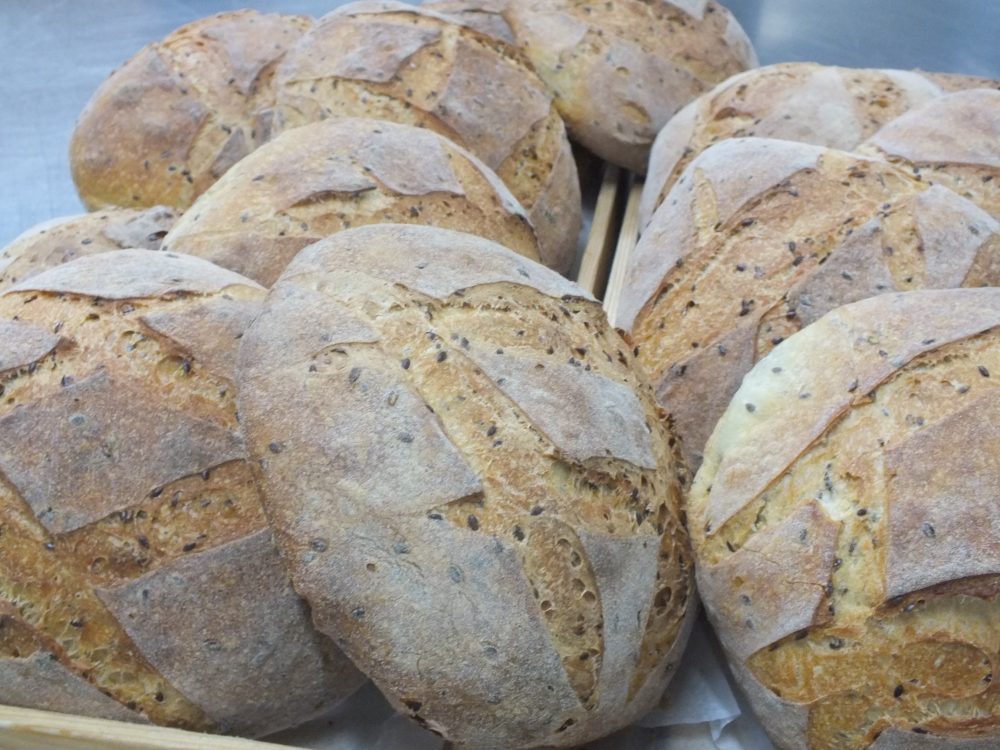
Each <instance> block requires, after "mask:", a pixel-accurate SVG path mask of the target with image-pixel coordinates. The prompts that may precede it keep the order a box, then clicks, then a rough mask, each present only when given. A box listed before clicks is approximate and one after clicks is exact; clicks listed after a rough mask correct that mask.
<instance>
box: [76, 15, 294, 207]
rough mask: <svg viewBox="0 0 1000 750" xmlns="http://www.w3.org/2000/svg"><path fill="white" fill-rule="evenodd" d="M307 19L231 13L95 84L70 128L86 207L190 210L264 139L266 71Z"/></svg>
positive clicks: (176, 35) (192, 28)
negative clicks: (88, 98)
mask: <svg viewBox="0 0 1000 750" xmlns="http://www.w3.org/2000/svg"><path fill="white" fill-rule="evenodd" d="M311 23H312V21H311V20H310V19H309V18H306V17H304V16H289V15H279V14H261V13H257V12H256V11H252V10H241V11H232V12H227V13H220V14H218V15H215V16H210V17H208V18H203V19H200V20H198V21H195V22H194V23H191V24H188V25H187V26H182V27H181V28H179V29H177V30H176V31H174V32H173V33H171V34H170V35H168V36H167V37H166V38H164V39H163V40H162V41H159V42H154V43H153V44H150V45H147V46H146V47H143V48H142V49H141V50H140V51H139V52H138V53H137V54H136V55H135V57H133V58H132V59H130V60H129V61H128V62H126V63H125V64H124V65H123V66H122V67H120V68H119V69H117V70H116V71H115V72H113V73H112V74H111V76H110V77H109V78H108V79H107V80H106V81H105V82H104V83H103V84H101V86H100V87H99V88H98V89H97V91H96V92H95V93H94V95H93V97H91V100H90V102H89V103H88V104H87V106H86V108H85V109H84V111H83V113H82V114H81V115H80V119H79V120H78V121H77V124H76V128H75V130H74V131H73V137H72V140H71V143H70V164H71V166H72V169H73V180H74V181H75V182H76V186H77V190H78V191H79V193H80V197H81V199H82V200H83V202H84V204H85V205H86V206H87V207H88V208H90V209H91V210H93V209H99V208H104V207H107V206H115V205H117V206H153V205H156V204H163V205H166V206H171V207H175V208H186V207H187V206H189V205H191V203H193V202H194V199H195V198H197V197H198V196H199V195H200V194H201V193H202V192H204V191H205V189H206V188H208V186H209V185H211V184H212V183H213V182H215V180H217V179H218V178H219V177H221V176H222V175H223V174H224V173H225V171H226V170H227V169H229V167H231V166H232V165H233V164H235V163H236V162H237V161H238V160H239V159H241V158H242V157H243V156H245V155H246V154H248V153H249V152H250V151H252V150H253V149H254V148H256V147H257V146H258V145H260V144H261V143H263V142H264V141H266V140H267V138H268V137H269V135H270V122H271V118H272V116H273V112H272V108H273V105H274V88H273V81H272V78H273V74H274V67H275V65H276V63H277V61H278V60H280V59H281V57H282V56H283V55H284V54H285V52H286V51H287V50H288V49H289V48H290V47H291V46H292V45H293V44H294V43H295V42H296V41H297V40H298V38H299V37H300V36H301V35H302V34H303V33H304V31H305V30H306V29H307V28H308V27H309V26H310V25H311Z"/></svg>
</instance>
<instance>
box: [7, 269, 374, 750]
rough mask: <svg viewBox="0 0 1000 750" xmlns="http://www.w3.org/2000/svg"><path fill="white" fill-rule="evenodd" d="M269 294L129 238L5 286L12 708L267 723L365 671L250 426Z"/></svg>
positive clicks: (313, 708) (351, 683) (331, 696)
mask: <svg viewBox="0 0 1000 750" xmlns="http://www.w3.org/2000/svg"><path fill="white" fill-rule="evenodd" d="M263 296H264V290H263V289H262V288H261V287H260V286H258V285H257V284H254V283H253V282H252V281H250V280H248V279H245V278H243V277H241V276H238V275H236V274H234V273H232V272H230V271H226V270H224V269H221V268H218V267H216V266H213V265H212V264H210V263H208V262H207V261H204V260H201V259H199V258H192V257H189V256H180V255H174V254H173V253H164V252H152V251H148V250H119V251H113V252H108V253H103V254H100V255H92V256H89V257H85V258H80V259H77V260H75V261H73V262H71V263H67V264H65V265H61V266H58V267H56V268H53V269H51V270H49V271H46V272H44V273H41V274H39V275H37V276H33V277H32V278H31V279H29V280H27V281H25V282H22V283H21V284H20V285H19V286H17V287H15V288H14V289H12V290H10V291H8V292H7V293H6V294H4V295H3V296H2V297H0V394H2V401H0V473H2V477H3V480H2V481H0V703H4V704H8V705H15V706H26V707H33V708H44V709H48V710H55V711H60V712H63V713H74V714H83V715H89V716H99V717H106V718H113V719H125V720H131V721H152V722H154V723H157V724H167V725H172V726H178V727H184V728H188V729H198V730H203V731H223V732H236V733H239V734H248V735H260V734H266V733H269V732H273V731H276V730H278V729H282V728H284V727H288V726H291V725H294V724H296V723H298V722H301V721H304V720H306V719H308V718H310V717H312V716H313V715H315V714H316V713H317V712H319V711H322V710H323V709H324V708H326V707H328V706H329V705H331V704H332V703H333V702H334V701H335V700H337V699H339V698H341V697H343V696H345V695H346V694H348V693H350V692H351V691H352V690H353V689H354V688H356V687H357V686H358V685H359V684H360V683H361V682H362V681H363V679H364V678H363V676H362V675H361V674H360V673H359V672H358V671H357V670H356V669H354V667H353V665H351V663H350V662H349V661H348V660H347V659H346V658H345V657H344V656H343V655H342V654H341V653H340V652H339V651H338V650H337V649H336V647H335V646H333V644H332V642H330V641H328V640H327V639H326V638H324V637H323V636H321V635H320V634H318V633H317V632H316V631H315V630H314V629H313V627H312V625H311V622H310V618H309V612H308V609H307V607H306V606H305V604H304V603H303V602H302V601H301V600H300V599H299V598H298V596H297V595H296V594H295V592H294V591H293V590H292V588H291V584H290V582H289V581H288V578H287V576H286V574H285V573H284V571H283V569H282V567H281V564H280V561H279V559H278V554H277V550H276V549H275V547H274V545H273V542H272V540H271V532H270V530H269V529H268V526H267V522H266V519H265V517H264V513H263V509H262V507H261V501H260V493H259V489H258V486H257V483H256V481H255V479H254V477H253V475H252V472H251V467H250V464H249V462H248V461H247V454H246V448H245V445H244V442H243V438H242V436H241V435H240V432H239V428H238V417H237V412H236V392H235V385H234V379H233V372H232V371H233V365H234V359H235V357H236V349H237V346H238V344H239V338H240V336H241V335H242V334H243V331H244V329H245V328H246V327H247V325H248V324H249V322H250V321H251V320H252V319H253V318H254V317H255V316H256V314H257V313H258V311H259V309H260V305H261V302H262V298H263Z"/></svg>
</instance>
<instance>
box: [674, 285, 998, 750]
mask: <svg viewBox="0 0 1000 750" xmlns="http://www.w3.org/2000/svg"><path fill="white" fill-rule="evenodd" d="M997 367H1000V291H998V290H996V289H957V290H923V291H916V292H909V293H905V294H890V295H882V296H879V297H875V298H871V299H867V300H864V301H861V302H857V303H853V304H851V305H847V306H844V307H840V308H838V309H837V310H835V311H833V312H831V313H829V314H827V315H826V316H825V317H823V318H821V319H820V320H819V321H817V322H816V323H813V324H812V325H810V326H808V327H807V328H805V329H804V330H803V331H801V332H800V333H797V334H795V335H794V336H792V337H791V338H790V339H789V340H788V341H786V342H785V343H783V344H781V345H780V346H778V347H777V348H776V349H775V350H774V351H772V352H771V354H769V355H768V356H767V357H765V358H764V359H763V360H761V362H759V363H758V364H757V366H756V367H755V368H754V369H753V370H752V371H751V372H750V373H749V374H748V375H747V376H746V378H745V379H744V381H743V385H742V386H741V388H740V390H739V391H738V393H737V394H736V396H735V398H734V399H733V401H732V403H731V404H730V406H729V408H728V409H727V411H726V413H725V415H724V416H723V418H722V420H720V422H719V424H718V426H717V427H716V430H715V431H714V433H713V434H712V437H711V439H710V440H709V444H708V447H707V448H706V453H705V462H704V464H703V465H702V469H701V470H700V471H699V473H698V476H697V477H696V479H695V483H694V486H693V488H692V492H691V495H690V498H689V502H688V518H689V521H690V523H691V527H690V528H691V531H692V537H693V539H694V545H695V552H696V555H697V558H698V562H699V563H700V567H699V573H698V577H699V589H700V591H701V592H702V596H703V600H704V602H705V607H706V610H707V611H708V613H709V616H710V618H711V619H712V621H713V624H714V625H715V627H716V629H717V631H718V632H719V634H720V638H721V640H722V642H723V645H724V646H725V648H726V650H727V653H728V655H729V658H730V659H731V660H732V661H733V662H734V667H735V669H734V671H735V674H736V675H737V677H738V679H739V680H740V682H741V683H743V684H744V685H745V686H746V687H747V689H748V692H749V695H750V697H751V700H752V702H753V704H754V706H755V707H756V708H758V709H760V710H761V711H762V714H761V716H762V719H763V720H764V721H765V727H766V728H767V729H768V731H769V733H770V734H771V735H772V738H773V739H774V741H775V743H776V745H777V746H778V747H780V748H782V749H783V750H784V749H785V748H787V749H789V750H791V748H809V750H827V749H829V750H833V749H834V748H837V749H838V750H855V749H857V750H861V749H862V748H868V747H889V748H894V747H928V748H931V747H933V748H938V747H940V748H966V747H969V748H976V747H986V746H989V743H992V744H996V742H997V738H998V736H1000V693H998V691H997V689H996V688H995V687H994V685H993V680H992V675H993V667H992V665H993V664H994V663H995V662H996V659H997V653H998V652H1000V641H998V640H997V632H998V631H997V630H996V627H995V623H996V621H997V618H998V617H1000V590H998V585H997V584H998V580H1000V554H998V551H997V544H996V540H997V538H998V534H1000V532H998V531H997V529H996V523H995V520H994V518H993V516H994V515H995V514H993V513H992V511H991V510H988V509H989V508H992V498H993V497H995V496H996V493H997V491H998V489H1000V464H998V462H997V459H996V456H997V450H998V447H997V446H998V441H1000V438H998V436H997V431H996V427H995V424H996V419H997V413H996V412H997V407H996V404H997V403H998V400H997V395H998V393H997V388H996V385H995V382H996V381H995V378H994V377H993V371H994V370H995V369H996V368H997ZM803 392H807V393H809V394H810V397H809V398H808V399H803V398H800V394H801V393H803ZM748 404H749V405H752V406H753V407H754V408H753V409H752V410H750V409H748V408H747V405H748ZM775 538H778V539H783V540H784V546H783V547H780V548H779V547H776V546H775V545H774V544H773V543H772V540H773V539H775ZM820 540H822V542H820ZM807 551H808V558H807V559H806V558H801V555H803V554H805V553H806V552H807ZM758 555H759V558H758ZM800 558H801V559H800ZM782 571H783V572H782ZM779 579H780V580H781V581H782V583H781V584H778V585H776V583H775V581H776V580H779ZM743 596H746V597H747V598H746V599H744V598H743ZM757 597H762V601H758V599H757ZM761 608H763V609H761ZM755 610H760V611H761V612H762V613H763V614H764V615H768V614H769V613H774V612H787V611H789V610H794V611H795V612H796V615H795V616H794V617H791V618H787V619H785V618H782V620H781V622H779V623H774V622H771V621H767V620H764V621H763V622H762V620H761V617H760V616H759V615H758V614H757V613H756V611H755ZM810 613H811V614H810ZM751 624H752V625H753V627H751ZM762 624H763V625H764V627H763V628H762V627H761V625H762ZM802 675H810V677H809V678H808V679H802V677H801V676H802ZM904 737H905V738H907V739H905V740H904V739H903V738H904ZM910 737H912V738H913V741H912V742H909V738H910Z"/></svg>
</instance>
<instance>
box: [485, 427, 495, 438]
mask: <svg viewBox="0 0 1000 750" xmlns="http://www.w3.org/2000/svg"><path fill="white" fill-rule="evenodd" d="M496 434H497V426H496V425H495V424H491V425H490V428H489V429H488V430H486V437H493V436H494V435H496Z"/></svg>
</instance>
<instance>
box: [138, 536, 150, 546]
mask: <svg viewBox="0 0 1000 750" xmlns="http://www.w3.org/2000/svg"><path fill="white" fill-rule="evenodd" d="M136 541H138V542H139V546H140V547H142V548H143V549H149V539H147V538H146V537H145V536H142V535H140V536H139V538H138V539H137V540H136Z"/></svg>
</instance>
